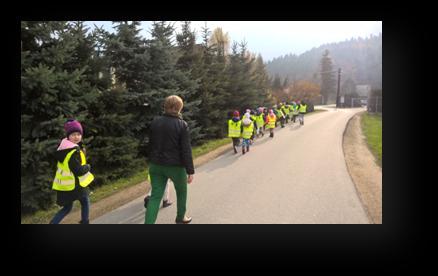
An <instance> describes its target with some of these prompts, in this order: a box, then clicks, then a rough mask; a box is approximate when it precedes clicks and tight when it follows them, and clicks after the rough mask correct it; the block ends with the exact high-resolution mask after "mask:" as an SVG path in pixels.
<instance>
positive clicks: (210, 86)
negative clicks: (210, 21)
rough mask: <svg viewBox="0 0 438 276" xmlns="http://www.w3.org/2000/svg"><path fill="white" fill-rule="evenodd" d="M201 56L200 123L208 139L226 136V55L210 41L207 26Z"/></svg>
mask: <svg viewBox="0 0 438 276" xmlns="http://www.w3.org/2000/svg"><path fill="white" fill-rule="evenodd" d="M202 39H203V43H202V45H201V48H202V59H201V63H200V66H199V67H198V68H199V70H197V72H198V74H197V76H198V77H199V79H200V83H199V89H198V94H199V98H200V99H201V105H200V115H201V116H200V117H199V122H200V124H201V126H202V129H203V132H204V133H205V135H206V136H205V138H207V139H212V138H219V137H224V135H225V133H226V128H225V126H224V125H225V124H224V123H223V122H225V121H226V119H227V110H228V108H229V106H227V99H228V98H229V94H228V93H227V90H226V88H227V83H228V80H227V76H226V75H225V70H226V57H225V55H224V51H222V50H218V45H217V44H216V43H212V42H211V37H210V31H209V29H208V27H207V26H205V27H203V28H202Z"/></svg>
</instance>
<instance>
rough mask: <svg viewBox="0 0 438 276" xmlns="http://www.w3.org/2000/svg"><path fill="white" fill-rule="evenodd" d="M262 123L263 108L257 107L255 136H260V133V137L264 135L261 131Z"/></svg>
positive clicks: (263, 119)
mask: <svg viewBox="0 0 438 276" xmlns="http://www.w3.org/2000/svg"><path fill="white" fill-rule="evenodd" d="M264 123H265V118H264V114H263V108H262V107H259V108H258V110H257V116H256V125H257V138H258V137H260V134H261V135H262V137H263V136H264V135H265V133H264V132H263V126H264Z"/></svg>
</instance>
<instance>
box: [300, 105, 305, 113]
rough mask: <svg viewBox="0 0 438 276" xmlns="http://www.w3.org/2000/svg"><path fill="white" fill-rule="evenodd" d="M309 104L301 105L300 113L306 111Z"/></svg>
mask: <svg viewBox="0 0 438 276" xmlns="http://www.w3.org/2000/svg"><path fill="white" fill-rule="evenodd" d="M306 109H307V105H301V106H300V113H306Z"/></svg>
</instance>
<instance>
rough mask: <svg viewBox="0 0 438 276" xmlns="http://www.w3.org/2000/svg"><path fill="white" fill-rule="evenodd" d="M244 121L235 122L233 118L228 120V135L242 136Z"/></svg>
mask: <svg viewBox="0 0 438 276" xmlns="http://www.w3.org/2000/svg"><path fill="white" fill-rule="evenodd" d="M241 124H242V121H237V122H233V120H231V119H230V120H228V137H232V138H239V137H240V132H241V129H240V126H241Z"/></svg>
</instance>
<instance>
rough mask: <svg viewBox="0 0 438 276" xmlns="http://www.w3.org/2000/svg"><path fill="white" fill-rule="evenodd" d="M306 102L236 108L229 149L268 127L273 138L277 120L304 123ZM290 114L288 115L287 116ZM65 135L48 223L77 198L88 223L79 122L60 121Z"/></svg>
mask: <svg viewBox="0 0 438 276" xmlns="http://www.w3.org/2000/svg"><path fill="white" fill-rule="evenodd" d="M306 107H307V106H306V104H305V103H301V104H300V103H298V104H296V103H295V102H292V104H291V105H287V104H280V105H279V108H277V106H273V108H271V109H269V110H268V109H266V108H264V107H259V108H258V109H257V110H256V111H255V110H252V111H251V110H249V109H247V110H246V111H245V113H244V115H243V117H242V118H240V113H239V111H237V110H236V111H234V112H233V116H232V118H231V119H230V120H229V121H228V137H231V138H232V140H233V150H234V153H237V147H238V146H240V138H242V144H241V146H242V154H245V153H246V152H249V149H250V145H251V144H252V143H253V141H254V138H255V137H260V136H262V137H263V136H264V135H265V134H264V131H265V130H266V129H269V132H270V137H271V138H273V137H274V129H275V127H276V124H277V122H280V124H281V127H284V122H285V121H286V124H287V123H288V121H289V119H291V121H293V122H295V119H296V117H297V116H298V115H300V124H301V125H303V124H304V117H303V116H304V113H306ZM290 115H292V117H290ZM64 130H65V134H66V137H65V138H64V139H62V141H61V143H60V144H59V147H58V149H57V151H56V153H55V157H56V159H57V171H56V174H55V178H54V180H53V183H52V189H53V190H55V191H56V192H57V204H58V205H60V206H62V208H61V209H60V210H59V211H58V212H57V213H56V214H55V216H54V217H53V219H52V220H51V221H50V223H51V224H58V223H60V222H61V221H62V219H63V218H64V217H65V216H66V215H67V214H68V213H69V212H70V211H71V210H72V207H73V202H74V201H75V200H79V202H80V203H81V221H80V223H82V224H88V223H89V208H90V199H89V190H88V186H89V185H90V184H91V183H92V181H93V180H94V176H93V174H92V173H91V172H90V170H91V166H90V165H89V164H87V161H86V156H85V148H84V146H83V144H82V135H83V129H82V125H81V124H80V122H78V121H77V120H73V119H70V120H68V121H67V122H66V123H65V124H64ZM169 184H170V183H169V182H168V183H167V187H166V190H165V194H164V197H163V207H168V206H170V205H171V204H172V202H170V200H169ZM149 198H150V192H149V194H148V195H146V197H145V199H144V207H145V208H147V204H148V201H149Z"/></svg>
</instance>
